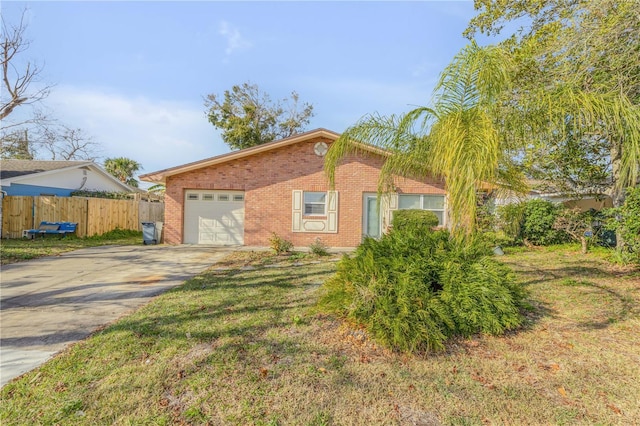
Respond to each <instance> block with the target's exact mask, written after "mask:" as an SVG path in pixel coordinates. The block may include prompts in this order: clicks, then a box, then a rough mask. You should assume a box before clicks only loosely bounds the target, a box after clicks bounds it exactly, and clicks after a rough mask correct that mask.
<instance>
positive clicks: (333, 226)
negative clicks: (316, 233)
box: [327, 191, 338, 233]
mask: <svg viewBox="0 0 640 426" xmlns="http://www.w3.org/2000/svg"><path fill="white" fill-rule="evenodd" d="M327 232H333V233H336V232H338V191H328V192H327Z"/></svg>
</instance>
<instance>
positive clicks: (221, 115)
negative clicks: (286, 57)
mask: <svg viewBox="0 0 640 426" xmlns="http://www.w3.org/2000/svg"><path fill="white" fill-rule="evenodd" d="M205 107H206V108H207V117H208V119H209V122H210V123H211V124H213V126H214V127H216V128H218V129H220V130H222V139H223V140H224V142H225V143H226V144H227V145H229V147H230V148H231V149H244V148H249V147H252V146H256V145H261V144H263V143H266V142H271V141H273V140H275V139H280V138H286V137H289V136H292V135H295V134H297V133H300V132H302V131H304V129H305V126H306V125H307V124H309V121H310V119H311V117H313V105H311V104H309V103H306V102H305V103H301V102H300V97H299V95H298V94H297V93H296V92H295V91H294V92H291V97H290V98H285V99H282V100H279V101H276V102H274V101H272V100H271V97H270V96H269V95H268V94H266V93H264V92H262V91H261V90H260V88H259V87H258V85H256V84H250V83H243V84H242V85H235V86H233V87H232V88H231V90H230V91H229V90H226V91H225V92H224V94H223V95H222V96H220V95H217V94H213V93H212V94H209V95H207V96H206V98H205Z"/></svg>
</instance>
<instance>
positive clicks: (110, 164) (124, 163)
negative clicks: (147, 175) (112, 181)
mask: <svg viewBox="0 0 640 426" xmlns="http://www.w3.org/2000/svg"><path fill="white" fill-rule="evenodd" d="M104 168H105V170H106V171H107V172H108V173H109V174H111V175H113V176H115V177H116V178H117V179H118V180H119V181H120V182H124V183H126V184H127V185H129V186H132V187H134V188H137V187H138V181H137V180H136V178H135V177H134V175H135V174H136V172H138V171H139V170H141V169H142V165H140V163H138V162H137V161H135V160H132V159H130V158H126V157H117V158H107V159H106V160H104Z"/></svg>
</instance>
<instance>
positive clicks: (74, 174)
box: [2, 168, 123, 197]
mask: <svg viewBox="0 0 640 426" xmlns="http://www.w3.org/2000/svg"><path fill="white" fill-rule="evenodd" d="M2 189H3V191H6V192H7V194H8V195H28V196H38V195H57V196H64V197H68V196H69V194H71V192H73V191H78V190H88V191H107V192H122V191H123V189H122V187H121V186H119V185H117V184H116V183H114V182H113V180H111V179H109V178H107V177H105V176H103V175H101V174H100V173H97V172H96V171H94V170H91V169H84V168H77V169H71V170H60V171H56V172H50V173H46V174H45V175H44V176H42V175H37V174H36V175H34V176H31V175H27V176H24V177H20V180H19V182H14V183H12V184H10V185H6V186H3V187H2Z"/></svg>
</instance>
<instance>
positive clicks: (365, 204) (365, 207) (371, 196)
mask: <svg viewBox="0 0 640 426" xmlns="http://www.w3.org/2000/svg"><path fill="white" fill-rule="evenodd" d="M371 201H373V202H375V203H376V212H377V214H378V235H370V234H369V233H368V231H369V221H370V220H371V219H370V217H369V202H371ZM381 236H382V212H381V211H380V205H378V194H377V193H375V192H363V193H362V239H363V240H364V239H365V237H372V238H380V237H381Z"/></svg>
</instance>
